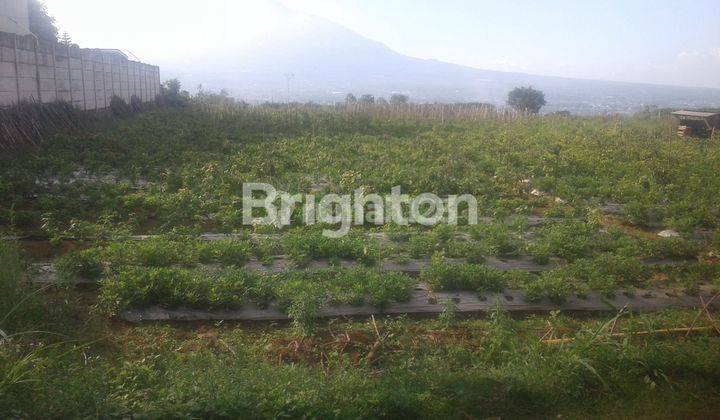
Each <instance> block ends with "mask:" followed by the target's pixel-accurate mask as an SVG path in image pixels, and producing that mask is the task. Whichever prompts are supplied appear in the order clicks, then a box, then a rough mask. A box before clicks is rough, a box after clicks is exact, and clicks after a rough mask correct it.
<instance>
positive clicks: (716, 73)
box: [46, 0, 720, 88]
mask: <svg viewBox="0 0 720 420" xmlns="http://www.w3.org/2000/svg"><path fill="white" fill-rule="evenodd" d="M278 1H279V3H281V4H283V5H284V6H286V7H287V8H289V9H292V10H295V11H298V12H302V13H310V14H314V15H317V16H321V17H324V18H327V19H329V20H331V21H334V22H336V23H339V24H341V25H343V26H346V27H348V28H350V29H352V30H354V31H356V32H358V33H359V34H361V35H363V36H366V37H368V38H372V39H374V40H377V41H380V42H382V43H384V44H386V45H388V46H389V47H390V48H392V49H394V50H396V51H398V52H401V53H403V54H407V55H411V56H415V57H420V58H435V59H439V60H443V61H449V62H453V63H458V64H464V65H468V66H472V67H477V68H485V69H493V70H507V71H518V72H526V73H535V74H545V75H556V76H568V77H580V78H590V79H603V80H620V81H631V82H644V83H661V84H674V85H692V86H707V87H717V88H720V21H719V20H718V19H719V18H720V0H693V1H691V2H688V1H680V0H625V1H620V0H603V1H593V2H591V1H585V0H545V1H537V0H535V1H533V0H501V1H498V0H493V1H481V0H444V1H441V0H278ZM46 3H47V5H48V8H49V10H50V12H51V13H52V14H53V15H54V16H55V17H56V18H57V21H58V24H59V26H60V27H61V30H66V31H68V32H69V33H70V35H71V36H72V38H73V41H75V42H77V43H78V44H80V45H81V46H83V47H116V48H121V49H125V50H129V51H131V52H132V53H134V54H135V55H137V56H138V57H139V58H140V59H142V60H143V61H146V62H151V63H153V62H162V61H163V60H168V59H171V58H175V57H177V56H187V55H188V54H192V52H193V51H198V50H202V49H203V48H211V47H212V46H214V47H219V46H224V45H226V44H227V45H243V44H252V43H253V42H255V40H257V39H261V38H262V34H263V33H265V32H267V31H273V30H277V28H274V27H273V21H274V20H275V19H274V17H275V16H277V13H278V8H277V3H273V1H272V0H235V1H232V0H205V1H197V0H192V1H190V0H122V1H118V0H47V1H46Z"/></svg>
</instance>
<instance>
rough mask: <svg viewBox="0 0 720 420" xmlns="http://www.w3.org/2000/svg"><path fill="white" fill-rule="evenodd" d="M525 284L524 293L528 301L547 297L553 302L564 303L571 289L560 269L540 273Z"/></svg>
mask: <svg viewBox="0 0 720 420" xmlns="http://www.w3.org/2000/svg"><path fill="white" fill-rule="evenodd" d="M533 280H534V281H531V282H529V283H527V284H526V285H525V295H526V297H527V300H528V301H530V302H537V301H540V300H542V299H547V300H549V301H550V302H552V303H555V304H558V305H560V304H562V303H565V301H566V300H567V298H568V297H569V296H570V294H571V293H572V291H573V288H572V285H571V284H570V282H568V279H567V278H566V276H565V275H564V273H563V272H562V271H560V270H553V271H548V272H546V273H542V274H541V275H540V276H539V277H537V278H535V279H533Z"/></svg>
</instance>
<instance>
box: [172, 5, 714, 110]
mask: <svg viewBox="0 0 720 420" xmlns="http://www.w3.org/2000/svg"><path fill="white" fill-rule="evenodd" d="M272 27H273V30H272V31H269V32H268V33H266V34H262V36H261V37H260V38H258V40H257V42H256V43H255V44H254V45H253V46H252V47H250V48H248V47H244V48H241V47H237V48H230V49H229V50H227V51H225V52H224V53H223V54H215V55H212V56H206V57H202V58H200V57H194V58H193V60H190V61H186V62H171V63H161V65H162V68H163V73H164V76H165V77H168V78H169V77H178V78H180V80H181V81H182V82H183V84H184V86H186V87H195V86H197V85H199V84H202V85H203V86H204V87H205V88H207V89H212V90H220V89H223V88H224V89H227V90H228V91H229V92H230V93H231V94H232V95H233V96H235V97H237V98H241V99H245V100H247V101H251V102H258V101H287V100H292V101H303V102H304V101H315V102H320V103H333V102H337V101H343V100H344V97H345V94H346V93H348V92H352V93H355V94H356V95H359V94H363V93H371V94H374V95H376V96H378V97H389V96H390V95H391V94H392V93H393V92H402V93H405V94H408V95H409V96H410V97H411V98H412V100H413V101H416V102H490V103H494V104H496V105H503V104H504V101H505V98H506V97H507V93H508V92H509V91H510V90H511V89H512V88H513V87H515V86H519V85H532V86H534V87H536V88H538V89H541V90H543V91H544V92H545V93H546V97H547V100H548V107H547V108H546V110H554V109H568V110H571V111H573V112H577V113H584V114H589V113H604V112H634V111H637V110H638V109H641V108H642V107H643V106H644V105H648V104H652V105H658V106H661V107H678V108H681V107H685V108H689V107H703V106H704V107H707V106H720V90H718V89H703V88H684V87H671V86H657V85H642V84H632V83H618V82H605V81H593V80H580V79H567V78H559V77H548V76H537V75H529V74H521V73H509V72H499V71H490V70H480V69H474V68H470V67H465V66H460V65H456V64H451V63H444V62H440V61H437V60H422V59H418V58H413V57H408V56H405V55H402V54H399V53H396V52H394V51H392V50H391V49H390V48H388V47H387V46H385V45H383V44H381V43H379V42H376V41H373V40H370V39H367V38H365V37H363V36H361V35H359V34H357V33H355V32H353V31H351V30H349V29H347V28H345V27H342V26H340V25H337V24H335V23H332V22H330V21H327V20H325V19H321V18H318V17H314V16H308V15H302V14H298V13H295V12H291V11H289V10H287V9H282V10H280V13H276V14H275V15H274V21H273V25H272ZM278 28H280V29H278ZM239 30H240V29H239Z"/></svg>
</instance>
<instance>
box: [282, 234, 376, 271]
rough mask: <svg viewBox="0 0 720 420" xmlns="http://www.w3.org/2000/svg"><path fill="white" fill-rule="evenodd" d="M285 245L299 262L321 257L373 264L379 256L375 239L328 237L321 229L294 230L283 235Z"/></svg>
mask: <svg viewBox="0 0 720 420" xmlns="http://www.w3.org/2000/svg"><path fill="white" fill-rule="evenodd" d="M283 247H284V249H285V251H286V252H287V253H288V255H290V257H292V259H293V260H295V261H296V262H299V263H304V262H307V261H309V260H312V259H319V258H338V259H343V258H346V259H352V260H358V261H361V262H363V263H364V264H367V265H373V264H375V262H376V261H377V260H378V258H379V249H378V245H377V243H376V242H375V241H372V240H368V239H366V238H364V237H362V236H359V235H353V234H350V235H347V236H344V237H342V238H328V237H326V236H324V235H323V234H322V232H320V231H298V232H292V233H289V234H287V235H285V236H284V237H283Z"/></svg>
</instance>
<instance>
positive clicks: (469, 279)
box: [420, 255, 505, 294]
mask: <svg viewBox="0 0 720 420" xmlns="http://www.w3.org/2000/svg"><path fill="white" fill-rule="evenodd" d="M420 279H421V280H422V281H423V282H425V283H427V284H428V286H430V288H431V289H432V290H435V291H446V290H472V291H477V292H478V293H481V294H482V293H486V292H499V291H502V289H503V288H504V287H505V275H504V273H503V272H502V271H499V270H496V269H493V268H491V267H487V266H484V265H478V264H454V263H451V262H448V261H446V260H445V259H444V258H442V256H439V255H436V256H433V258H432V261H431V263H430V266H429V267H428V268H427V269H426V270H424V271H423V272H422V275H421V277H420Z"/></svg>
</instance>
